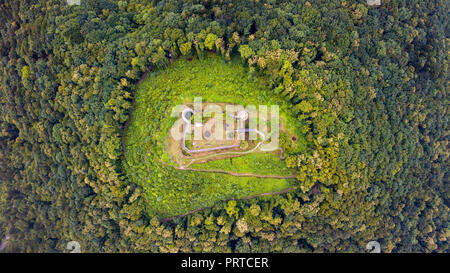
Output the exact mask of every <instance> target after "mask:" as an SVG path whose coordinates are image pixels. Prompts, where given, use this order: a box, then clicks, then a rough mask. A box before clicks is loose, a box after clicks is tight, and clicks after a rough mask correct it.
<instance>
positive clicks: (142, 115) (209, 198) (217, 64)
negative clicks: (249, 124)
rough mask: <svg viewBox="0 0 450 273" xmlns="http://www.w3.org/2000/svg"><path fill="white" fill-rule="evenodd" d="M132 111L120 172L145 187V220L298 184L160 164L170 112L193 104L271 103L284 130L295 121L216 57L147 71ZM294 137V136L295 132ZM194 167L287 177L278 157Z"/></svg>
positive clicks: (257, 82) (264, 88) (235, 65)
mask: <svg viewBox="0 0 450 273" xmlns="http://www.w3.org/2000/svg"><path fill="white" fill-rule="evenodd" d="M135 96H136V98H135V108H134V109H133V113H132V116H131V120H130V124H129V127H128V130H127V132H126V135H125V141H126V149H127V157H126V160H125V161H124V162H125V163H124V168H125V170H126V173H127V175H128V176H129V178H130V179H132V180H133V181H134V182H136V183H139V184H140V185H142V186H143V188H144V198H145V200H146V209H147V210H148V212H149V214H150V215H154V216H158V217H169V216H174V215H178V214H182V213H185V212H187V211H190V210H193V209H196V208H200V207H207V206H212V205H214V204H217V203H218V202H221V201H223V200H226V199H230V198H243V197H246V196H249V195H254V194H259V193H265V192H272V191H281V190H283V189H286V188H288V187H292V186H295V185H298V182H297V181H296V180H295V179H268V178H264V179H261V178H254V177H235V176H231V175H227V174H218V173H201V172H190V171H180V170H176V169H174V168H172V167H170V166H167V165H165V164H163V163H162V161H165V162H170V157H169V155H168V154H167V136H168V132H169V129H170V128H171V126H172V125H173V123H174V122H175V121H176V120H177V118H178V117H171V111H172V108H173V107H174V106H175V105H181V104H185V103H188V102H193V100H194V97H202V100H203V102H222V103H234V104H236V103H238V104H242V105H243V106H246V105H248V104H253V105H259V104H265V105H268V106H269V107H270V105H272V104H276V105H279V106H280V113H281V116H282V117H283V120H284V121H285V123H286V128H295V126H292V125H290V124H289V122H291V121H292V120H293V118H292V116H291V114H290V112H289V111H290V110H289V107H287V105H285V103H284V102H283V99H282V98H278V97H277V96H275V95H273V93H272V91H271V89H270V88H269V87H268V84H267V83H266V82H265V81H264V79H261V78H258V77H255V76H249V73H248V71H247V70H246V68H245V67H243V66H242V64H241V62H240V61H238V60H234V61H231V62H228V63H226V62H224V61H223V60H222V58H220V57H217V56H216V55H210V56H209V57H207V58H205V59H201V60H192V61H188V60H186V59H183V58H180V59H177V60H176V61H174V62H173V63H172V64H171V65H170V66H168V67H167V68H166V69H163V70H159V71H155V72H153V73H149V75H148V76H147V78H146V79H145V80H144V81H143V82H142V84H141V85H140V86H139V87H138V89H137V92H136V94H135ZM293 133H294V134H296V136H299V134H298V132H295V131H294V132H293ZM191 167H193V168H199V169H224V170H228V171H233V172H246V173H253V172H254V173H258V174H273V175H283V176H284V175H285V176H288V175H292V174H293V171H292V170H290V169H288V168H287V167H286V165H285V163H284V161H282V160H280V158H279V151H277V152H273V153H269V154H266V153H261V152H260V153H253V154H248V155H245V156H242V157H238V158H233V159H232V160H231V161H230V159H223V160H217V161H210V162H207V163H204V164H195V165H192V166H191Z"/></svg>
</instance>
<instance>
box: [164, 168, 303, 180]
mask: <svg viewBox="0 0 450 273" xmlns="http://www.w3.org/2000/svg"><path fill="white" fill-rule="evenodd" d="M172 167H173V168H175V169H177V170H181V171H192V172H204V173H223V174H229V175H233V176H240V177H258V178H276V179H291V178H297V176H296V175H287V176H284V175H263V174H254V173H235V172H231V171H225V170H209V169H193V168H182V167H174V166H172Z"/></svg>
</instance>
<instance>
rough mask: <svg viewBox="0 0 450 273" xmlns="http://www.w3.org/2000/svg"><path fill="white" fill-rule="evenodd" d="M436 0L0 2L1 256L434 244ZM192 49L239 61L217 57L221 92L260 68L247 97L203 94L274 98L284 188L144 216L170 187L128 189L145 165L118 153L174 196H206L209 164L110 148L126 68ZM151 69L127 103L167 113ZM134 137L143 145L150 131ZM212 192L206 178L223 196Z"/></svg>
mask: <svg viewBox="0 0 450 273" xmlns="http://www.w3.org/2000/svg"><path fill="white" fill-rule="evenodd" d="M445 7H447V2H446V1H443V0H432V1H418V0H408V1H407V0H398V1H382V6H381V7H368V6H367V5H366V4H365V1H358V2H355V1H340V0H330V1H306V0H293V1H208V2H203V1H195V3H191V2H189V1H188V2H187V1H178V0H175V1H164V0H163V1H157V3H156V2H154V1H137V0H128V1H112V0H105V1H90V0H87V1H82V5H81V6H67V5H66V4H65V1H59V0H49V1H23V0H11V1H1V2H0V14H1V16H0V32H1V33H2V35H1V38H0V64H1V65H0V69H1V70H2V73H0V94H1V96H0V100H1V101H0V110H1V113H2V115H1V117H0V147H1V151H2V152H1V156H0V174H1V179H0V240H3V238H4V237H5V236H6V235H9V236H10V237H11V239H10V240H9V242H8V244H7V246H6V249H5V251H8V252H50V251H52V252H54V251H57V252H64V251H67V250H66V248H65V247H66V244H67V242H69V241H72V240H77V241H79V242H80V243H81V245H82V251H83V252H100V251H101V252H250V251H251V252H362V251H364V248H365V245H366V244H367V242H368V241H371V240H378V241H379V242H380V243H381V246H382V251H383V252H448V240H449V237H450V234H449V231H448V226H449V221H448V201H447V200H448V193H449V188H448V185H447V184H448V183H447V179H448V178H447V176H448V175H447V173H448V172H447V169H448V168H447V166H448V148H447V147H448V117H447V116H448V115H447V112H448V109H447V108H448V102H447V101H448V100H447V96H448V87H447V85H448V83H447V82H448V53H447V52H448V48H447V47H448V42H447V37H448V35H447V33H446V30H447V29H448V22H450V20H448V12H447V9H446V8H445ZM212 35H216V36H217V38H216V37H214V36H212ZM213 38H214V39H213ZM189 43H190V44H189ZM188 45H189V46H188ZM205 49H208V50H210V51H214V50H215V51H216V52H217V54H220V55H221V56H222V58H224V59H225V60H227V61H230V60H233V58H235V56H236V55H237V54H236V53H238V52H239V53H240V54H241V57H243V59H242V61H240V62H235V61H232V62H231V63H230V64H229V65H230V66H231V67H233V69H234V70H236V71H238V74H239V77H230V78H231V79H233V80H234V81H236V82H235V83H226V82H224V80H223V79H222V80H220V81H217V82H218V83H220V84H221V85H224V84H228V86H229V87H231V86H232V85H233V84H236V85H241V86H242V83H243V82H244V81H247V83H248V84H250V83H251V82H253V81H255V82H257V81H258V79H259V78H264V84H263V85H265V86H266V87H267V88H266V89H264V90H265V91H264V92H257V93H256V94H252V93H251V92H252V90H253V89H251V88H248V89H246V88H244V89H236V88H232V89H230V90H227V89H226V88H225V90H226V91H227V92H225V93H222V94H218V93H215V94H216V95H214V96H211V97H209V98H208V99H210V100H215V101H220V100H222V101H226V100H229V101H230V102H233V101H235V100H236V99H239V100H243V99H245V98H251V97H252V96H251V95H254V96H255V95H256V96H260V97H257V98H255V101H248V102H251V103H253V102H259V101H266V100H267V101H270V99H271V98H273V97H277V98H279V97H281V96H282V97H283V104H284V105H286V106H289V107H286V108H287V109H292V113H291V112H289V113H287V114H286V113H284V115H285V116H283V120H285V121H286V126H287V127H289V128H287V129H288V131H290V132H292V133H293V134H295V135H296V141H294V140H292V139H288V138H286V137H285V138H284V139H282V141H283V146H284V147H285V153H286V154H285V157H286V159H285V161H286V163H287V164H288V166H290V167H291V168H290V170H291V171H294V172H295V173H297V174H298V176H299V178H300V180H301V183H300V185H301V188H300V189H298V190H293V191H291V192H290V193H289V194H285V195H279V196H272V197H260V198H257V199H251V200H240V201H238V200H236V203H235V205H233V204H230V208H233V209H232V210H230V214H231V215H229V214H228V213H227V208H228V204H222V205H220V204H219V205H218V206H215V207H213V208H206V209H204V210H202V211H198V212H196V213H194V214H192V215H190V216H187V217H183V218H180V219H175V220H174V221H173V222H172V223H170V224H168V223H160V222H159V219H158V218H156V217H152V215H151V214H149V211H151V209H155V208H158V207H156V206H161V207H160V208H158V209H161V210H163V209H168V208H167V207H165V208H164V206H162V205H155V204H157V203H158V202H159V203H162V202H163V201H164V200H168V199H170V198H173V197H172V196H151V198H153V199H150V198H149V196H148V195H151V194H152V191H151V189H150V188H149V187H145V185H143V184H142V183H138V182H137V181H140V180H142V181H143V179H142V178H143V177H147V178H148V177H149V176H148V172H147V170H146V168H145V166H144V165H142V164H138V163H139V162H143V161H142V158H139V157H136V155H140V156H141V155H144V154H145V153H147V155H148V154H149V155H148V157H149V158H151V159H152V160H153V162H148V165H149V166H152V167H153V168H154V169H152V170H151V175H150V178H149V179H150V180H151V182H152V183H155V184H156V183H158V184H159V185H164V183H163V182H164V181H174V180H177V181H179V182H178V183H175V185H170V187H171V188H173V187H175V188H176V189H177V190H178V191H179V192H191V193H192V196H190V197H188V198H194V199H193V200H194V202H195V198H205V199H207V198H209V196H210V195H211V194H209V193H205V195H206V194H207V196H205V195H203V196H201V195H198V194H197V193H198V192H197V191H198V189H204V185H207V184H208V181H217V180H220V178H217V176H220V175H217V176H216V175H210V176H207V175H205V176H203V177H202V179H201V180H196V179H198V178H199V177H198V176H196V175H195V174H189V173H183V174H182V175H181V176H177V175H179V174H175V172H173V171H172V170H171V169H170V168H166V167H163V166H161V165H160V164H159V163H158V162H157V161H156V159H157V158H158V156H160V155H161V154H162V153H161V152H162V150H149V149H143V148H141V149H142V150H139V148H137V147H136V148H135V151H134V152H132V151H126V152H127V154H126V156H125V155H124V152H125V151H124V147H127V146H130V145H131V146H132V145H133V143H132V142H127V143H124V139H123V138H122V134H123V130H124V128H127V124H128V123H127V117H128V114H129V112H130V109H131V108H132V105H133V103H132V102H133V97H136V101H137V102H138V100H139V98H138V97H137V96H139V93H142V92H136V88H143V87H145V86H147V85H148V84H149V83H148V81H140V79H141V78H143V77H145V76H146V75H147V74H148V75H150V77H152V76H151V73H152V72H149V71H154V72H153V73H155V74H157V73H159V72H161V73H163V71H164V69H165V68H166V67H167V69H169V70H170V69H171V67H174V65H170V63H171V62H173V61H174V60H175V59H180V58H183V57H180V56H184V55H186V56H189V57H190V58H191V57H192V58H194V59H195V58H197V57H200V58H203V57H204V56H205V55H206V54H205V53H204V50H205ZM249 49H251V51H250V50H249ZM244 56H245V57H244ZM176 61H180V62H185V64H186V65H185V66H184V67H183V70H180V71H179V73H180V74H189V73H191V72H190V71H191V67H190V66H189V65H188V64H189V62H186V61H185V60H176ZM242 62H245V63H246V66H247V64H248V69H244V67H242ZM206 64H208V63H207V62H206V63H205V65H206ZM218 67H220V68H222V67H228V65H223V64H221V65H220V66H218ZM197 69H201V68H197ZM158 71H159V72H158ZM212 75H214V73H212ZM150 77H149V78H150ZM183 78H184V79H189V78H188V77H183ZM204 78H206V77H203V79H201V80H200V81H192V80H191V82H190V84H191V86H193V87H195V88H196V89H192V90H193V91H192V93H190V94H189V95H190V97H192V95H196V94H201V95H203V94H205V93H206V91H208V90H211V89H214V88H216V89H217V88H218V87H217V86H216V85H215V82H213V81H211V82H210V81H206V80H205V79H204ZM244 78H245V80H244ZM175 79H176V78H175ZM168 80H171V79H170V78H169V79H166V82H164V84H161V86H160V88H159V89H158V90H160V91H161V92H159V93H155V94H153V95H154V96H153V98H151V99H154V100H155V102H160V103H159V104H157V103H155V104H154V105H152V106H153V107H149V108H148V109H145V108H142V111H144V112H145V111H148V112H149V114H150V115H151V116H152V117H155V119H161V116H162V115H163V114H164V113H165V111H167V107H168V106H169V105H168V103H167V99H166V98H167V97H169V96H172V98H176V99H180V100H182V101H184V100H186V99H187V98H183V97H177V96H176V95H177V94H173V93H172V92H173V90H170V89H164V86H165V85H168ZM194 82H200V83H201V85H195V84H194ZM186 83H189V82H184V84H186ZM207 83H209V84H212V86H210V87H208V86H206V84H207ZM255 84H256V83H255ZM136 86H138V87H136ZM234 90H238V91H236V92H234V93H233V92H232V91H234ZM302 103H303V105H302ZM136 110H137V108H136V109H134V110H133V111H132V112H133V115H134V114H137V115H139V114H145V113H144V112H139V111H136ZM303 110H305V111H303ZM285 112H286V111H285ZM161 125H163V126H164V123H161ZM130 126H132V125H130ZM135 129H137V128H135ZM150 129H152V130H154V131H155V132H157V131H158V130H156V128H150ZM162 129H164V128H162ZM128 131H129V130H128ZM142 137H144V138H147V139H146V140H145V141H147V142H148V143H149V144H151V145H153V146H151V147H158V146H157V145H158V141H160V140H161V137H162V136H161V135H143V136H142ZM128 153H130V154H128ZM130 157H131V158H133V157H134V159H135V160H128V159H129V158H130ZM161 157H164V154H162V155H161ZM138 159H141V160H140V161H139V160H138ZM158 159H159V158H158ZM146 163H147V162H146ZM244 167H245V168H248V167H249V166H244ZM126 168H133V170H134V172H126V170H125V169H126ZM280 170H282V169H280ZM152 172H154V174H152ZM130 173H131V174H132V177H130ZM146 181H147V182H148V179H147V180H146ZM184 181H189V182H191V183H183V182H184ZM195 183H196V184H195ZM250 183H252V184H253V183H258V181H256V180H254V181H248V184H250ZM147 185H148V184H147ZM230 185H232V183H231V184H229V183H228V184H227V183H224V184H221V185H217V188H218V187H221V189H220V191H222V190H224V189H223V187H227V186H228V187H230V188H229V189H226V190H229V191H230V192H231V191H233V190H236V187H232V186H230ZM235 185H236V184H235ZM210 186H211V188H209V189H208V191H209V192H211V193H214V192H219V190H218V189H217V188H214V185H210ZM282 186H283V188H285V187H284V186H286V185H282ZM245 194H248V192H247V193H245ZM242 196H244V193H242ZM216 197H217V196H216ZM219 197H220V198H219V199H221V200H224V199H225V198H226V197H224V196H219ZM147 200H154V204H149V203H148V201H147ZM158 200H159V201H158ZM152 206H155V207H152ZM179 209H180V211H181V210H183V211H185V210H186V208H179Z"/></svg>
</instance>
